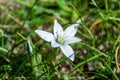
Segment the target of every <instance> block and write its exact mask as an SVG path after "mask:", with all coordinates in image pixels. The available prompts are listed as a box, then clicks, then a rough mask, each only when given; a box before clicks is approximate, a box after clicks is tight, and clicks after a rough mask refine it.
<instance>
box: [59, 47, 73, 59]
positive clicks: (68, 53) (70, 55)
mask: <svg viewBox="0 0 120 80" xmlns="http://www.w3.org/2000/svg"><path fill="white" fill-rule="evenodd" d="M60 49H61V50H62V52H63V53H64V55H65V56H66V57H68V58H69V59H70V60H71V61H74V51H73V49H72V48H71V47H70V46H69V45H61V46H60Z"/></svg>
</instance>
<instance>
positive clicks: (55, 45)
mask: <svg viewBox="0 0 120 80" xmlns="http://www.w3.org/2000/svg"><path fill="white" fill-rule="evenodd" d="M51 46H52V47H54V48H56V47H59V46H60V45H59V44H58V43H57V42H56V41H55V40H53V41H52V42H51Z"/></svg>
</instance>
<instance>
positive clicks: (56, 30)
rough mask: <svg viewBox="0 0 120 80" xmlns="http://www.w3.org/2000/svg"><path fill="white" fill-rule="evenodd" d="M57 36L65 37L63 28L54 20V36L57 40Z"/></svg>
mask: <svg viewBox="0 0 120 80" xmlns="http://www.w3.org/2000/svg"><path fill="white" fill-rule="evenodd" d="M57 35H59V36H61V35H63V28H62V26H61V25H60V24H59V23H58V22H57V20H54V36H55V38H57Z"/></svg>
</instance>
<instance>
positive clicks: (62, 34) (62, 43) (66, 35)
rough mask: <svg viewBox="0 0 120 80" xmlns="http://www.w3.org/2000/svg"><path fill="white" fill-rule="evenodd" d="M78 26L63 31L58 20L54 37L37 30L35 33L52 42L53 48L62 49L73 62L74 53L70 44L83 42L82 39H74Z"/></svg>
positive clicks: (55, 23) (55, 22) (74, 25)
mask: <svg viewBox="0 0 120 80" xmlns="http://www.w3.org/2000/svg"><path fill="white" fill-rule="evenodd" d="M78 25H79V24H73V25H71V26H69V27H68V28H67V29H65V31H63V28H62V27H61V25H60V24H59V23H58V22H57V20H55V21H54V31H53V32H54V35H53V34H52V33H49V32H46V31H43V30H35V32H36V33H37V34H38V35H39V36H40V37H41V38H43V39H44V40H46V41H48V42H51V46H52V47H54V48H56V47H60V49H61V50H62V52H63V53H64V55H65V56H67V57H68V58H69V59H71V60H72V61H73V60H74V51H73V49H72V48H71V47H70V46H69V45H68V44H71V43H75V42H79V41H81V39H80V38H77V37H74V36H75V34H76V32H77V27H78Z"/></svg>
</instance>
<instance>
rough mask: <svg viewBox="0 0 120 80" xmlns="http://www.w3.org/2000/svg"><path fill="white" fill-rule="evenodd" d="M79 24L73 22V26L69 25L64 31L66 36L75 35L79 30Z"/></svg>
mask: <svg viewBox="0 0 120 80" xmlns="http://www.w3.org/2000/svg"><path fill="white" fill-rule="evenodd" d="M78 25H79V24H73V25H71V26H69V27H68V28H67V29H66V30H65V32H64V36H75V34H76V32H77V28H78Z"/></svg>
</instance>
